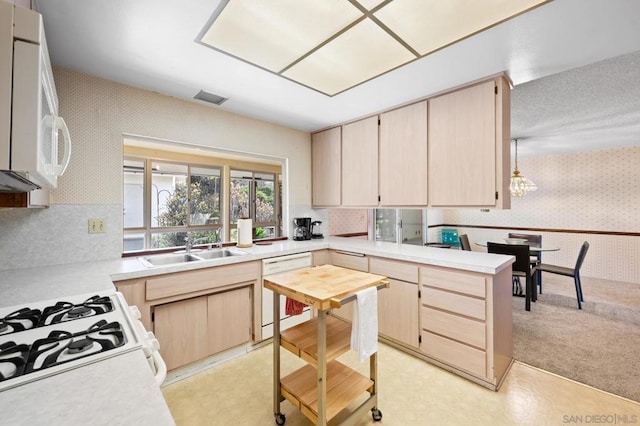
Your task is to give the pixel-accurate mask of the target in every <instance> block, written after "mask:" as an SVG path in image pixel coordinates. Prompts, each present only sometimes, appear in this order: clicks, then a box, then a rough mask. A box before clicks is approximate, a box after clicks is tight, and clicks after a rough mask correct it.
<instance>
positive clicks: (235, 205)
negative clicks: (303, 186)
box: [229, 169, 281, 241]
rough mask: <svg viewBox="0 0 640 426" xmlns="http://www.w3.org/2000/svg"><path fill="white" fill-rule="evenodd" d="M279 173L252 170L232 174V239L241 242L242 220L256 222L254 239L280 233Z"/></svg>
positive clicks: (230, 197) (230, 204)
mask: <svg viewBox="0 0 640 426" xmlns="http://www.w3.org/2000/svg"><path fill="white" fill-rule="evenodd" d="M278 176H279V175H277V174H272V173H260V172H256V171H250V170H234V169H232V170H231V172H230V179H229V180H230V193H229V222H230V226H231V232H230V240H231V241H237V240H238V229H237V223H238V219H241V218H250V219H251V220H252V221H253V238H254V239H264V238H274V237H276V236H278V235H279V234H280V232H279V229H280V225H279V222H280V217H281V213H280V212H281V208H280V193H281V190H280V184H279V182H278Z"/></svg>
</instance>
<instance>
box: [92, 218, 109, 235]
mask: <svg viewBox="0 0 640 426" xmlns="http://www.w3.org/2000/svg"><path fill="white" fill-rule="evenodd" d="M105 232H106V229H105V227H104V219H89V233H90V234H103V233H105Z"/></svg>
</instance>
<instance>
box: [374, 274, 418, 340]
mask: <svg viewBox="0 0 640 426" xmlns="http://www.w3.org/2000/svg"><path fill="white" fill-rule="evenodd" d="M378 332H379V333H380V334H382V335H383V336H386V337H390V338H391V339H394V340H396V341H398V342H400V343H404V344H407V345H409V346H412V347H414V348H417V347H418V338H419V336H420V331H419V330H418V284H415V283H407V282H404V281H399V280H394V279H389V288H387V289H385V290H384V291H380V292H379V293H378Z"/></svg>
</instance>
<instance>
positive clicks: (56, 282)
mask: <svg viewBox="0 0 640 426" xmlns="http://www.w3.org/2000/svg"><path fill="white" fill-rule="evenodd" d="M326 248H330V249H334V250H342V251H347V252H355V253H361V254H365V255H369V256H380V257H387V258H390V259H396V260H405V261H409V262H416V263H423V264H425V265H433V266H442V267H447V268H455V269H461V270H465V271H473V272H480V273H485V274H492V275H493V274H496V273H497V272H499V271H501V270H502V269H504V268H506V267H508V266H509V265H510V264H511V263H512V262H513V258H512V257H510V256H503V255H497V254H487V253H482V252H475V251H463V250H453V249H442V248H434V247H422V246H414V245H407V244H403V245H399V244H395V243H386V242H379V241H375V242H374V241H367V240H360V239H355V238H342V237H329V238H324V239H318V240H310V241H289V240H286V241H276V242H274V243H273V244H271V245H253V246H252V247H250V248H242V249H238V250H240V251H243V252H246V253H247V254H246V255H243V256H231V257H224V258H220V259H211V260H202V261H197V262H186V263H180V264H174V265H167V266H157V267H153V268H148V267H146V266H144V264H143V263H142V262H140V261H139V260H138V258H135V257H133V258H125V259H115V260H106V261H101V262H83V263H70V264H64V265H54V266H43V267H38V268H28V269H12V270H7V271H0V308H1V307H5V306H14V305H19V304H25V303H29V302H34V301H39V300H45V299H55V298H64V297H65V296H70V295H75V294H81V293H91V292H94V291H95V292H98V291H101V290H103V291H104V290H113V281H121V280H126V279H133V278H141V277H149V276H154V275H161V274H167V273H170V272H180V271H188V270H193V269H200V268H207V267H212V266H220V265H226V264H231V263H241V262H247V261H251V260H261V259H265V258H270V257H276V256H284V255H288V254H295V253H302V252H307V251H315V250H322V249H326ZM214 250H215V249H214ZM195 254H197V252H196V253H195Z"/></svg>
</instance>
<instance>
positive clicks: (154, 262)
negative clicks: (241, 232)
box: [138, 248, 247, 268]
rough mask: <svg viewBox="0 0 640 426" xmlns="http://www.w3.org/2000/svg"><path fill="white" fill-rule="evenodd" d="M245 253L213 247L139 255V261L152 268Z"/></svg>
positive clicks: (243, 253)
mask: <svg viewBox="0 0 640 426" xmlns="http://www.w3.org/2000/svg"><path fill="white" fill-rule="evenodd" d="M245 254H247V253H245V252H243V251H240V250H233V249H228V248H223V249H214V250H202V251H195V250H194V251H193V252H192V253H169V254H157V255H153V256H144V257H139V258H138V259H140V262H142V264H143V265H144V266H146V267H147V268H153V267H154V266H166V265H175V264H180V263H187V262H200V261H203V260H209V259H222V258H225V257H231V256H243V255H245Z"/></svg>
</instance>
